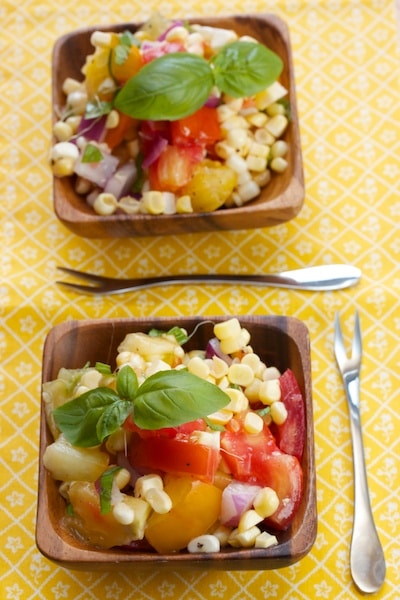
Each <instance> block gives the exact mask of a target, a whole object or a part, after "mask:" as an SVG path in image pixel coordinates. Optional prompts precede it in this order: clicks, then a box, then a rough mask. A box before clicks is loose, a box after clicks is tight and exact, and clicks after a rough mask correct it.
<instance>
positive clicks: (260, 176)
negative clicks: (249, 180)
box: [253, 169, 271, 188]
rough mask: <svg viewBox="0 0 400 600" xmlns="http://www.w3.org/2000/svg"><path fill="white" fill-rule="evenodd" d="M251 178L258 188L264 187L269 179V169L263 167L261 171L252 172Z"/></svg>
mask: <svg viewBox="0 0 400 600" xmlns="http://www.w3.org/2000/svg"><path fill="white" fill-rule="evenodd" d="M253 179H254V181H255V182H256V183H257V185H259V186H260V188H262V187H265V186H266V185H268V183H269V182H270V181H271V171H269V170H268V169H265V171H262V172H261V173H254V176H253Z"/></svg>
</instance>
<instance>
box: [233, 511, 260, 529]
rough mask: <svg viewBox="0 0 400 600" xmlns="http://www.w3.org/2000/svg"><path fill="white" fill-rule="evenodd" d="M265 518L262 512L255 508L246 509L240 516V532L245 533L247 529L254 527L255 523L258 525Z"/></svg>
mask: <svg viewBox="0 0 400 600" xmlns="http://www.w3.org/2000/svg"><path fill="white" fill-rule="evenodd" d="M263 520H264V517H262V516H260V514H259V513H258V512H256V511H255V510H252V509H249V510H246V511H245V512H244V513H243V514H242V515H241V517H240V520H239V524H238V527H237V528H238V531H239V533H243V532H244V531H247V530H248V529H251V528H252V527H254V525H258V524H259V523H261V521H263Z"/></svg>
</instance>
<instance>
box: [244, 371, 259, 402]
mask: <svg viewBox="0 0 400 600" xmlns="http://www.w3.org/2000/svg"><path fill="white" fill-rule="evenodd" d="M260 384H261V379H258V378H257V377H254V379H253V381H252V382H251V383H250V385H248V386H246V387H245V389H244V395H245V396H246V398H247V399H248V401H249V402H250V403H252V402H253V403H254V402H258V401H259V399H260Z"/></svg>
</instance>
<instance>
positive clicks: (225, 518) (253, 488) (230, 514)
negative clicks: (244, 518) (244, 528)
mask: <svg viewBox="0 0 400 600" xmlns="http://www.w3.org/2000/svg"><path fill="white" fill-rule="evenodd" d="M261 489H262V488H261V487H260V486H259V485H252V484H250V483H243V482H242V481H236V480H233V481H231V483H229V484H228V485H227V486H226V488H225V489H224V491H223V492H222V499H221V517H220V519H221V523H222V524H223V525H226V526H227V527H237V526H238V524H239V521H240V517H241V515H242V514H243V513H244V512H245V511H246V510H249V509H250V508H251V507H252V505H253V502H254V498H255V497H256V495H257V494H258V492H259V491H260V490H261Z"/></svg>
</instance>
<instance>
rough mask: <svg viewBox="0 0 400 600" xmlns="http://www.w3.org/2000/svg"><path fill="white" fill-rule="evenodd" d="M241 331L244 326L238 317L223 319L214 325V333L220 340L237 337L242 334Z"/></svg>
mask: <svg viewBox="0 0 400 600" xmlns="http://www.w3.org/2000/svg"><path fill="white" fill-rule="evenodd" d="M241 331H242V327H241V325H240V323H239V320H238V319H237V318H236V317H233V318H232V319H228V320H226V321H221V323H216V324H215V325H214V335H215V336H216V337H217V338H218V339H219V340H226V339H227V338H232V337H236V336H238V335H240V332H241Z"/></svg>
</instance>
